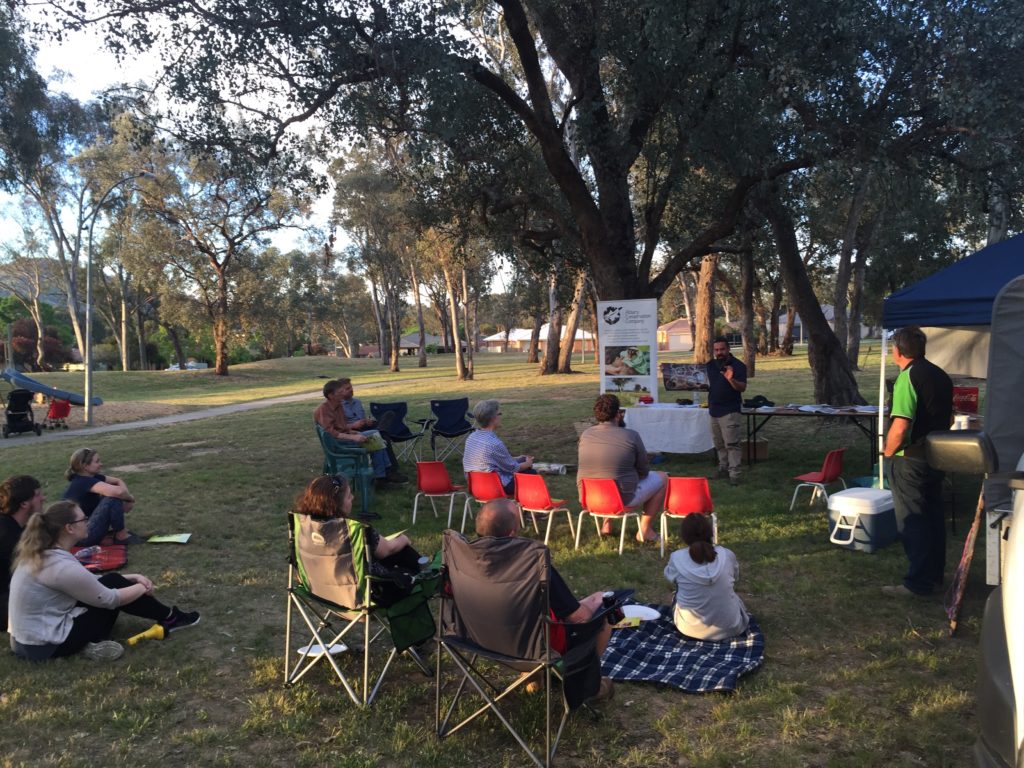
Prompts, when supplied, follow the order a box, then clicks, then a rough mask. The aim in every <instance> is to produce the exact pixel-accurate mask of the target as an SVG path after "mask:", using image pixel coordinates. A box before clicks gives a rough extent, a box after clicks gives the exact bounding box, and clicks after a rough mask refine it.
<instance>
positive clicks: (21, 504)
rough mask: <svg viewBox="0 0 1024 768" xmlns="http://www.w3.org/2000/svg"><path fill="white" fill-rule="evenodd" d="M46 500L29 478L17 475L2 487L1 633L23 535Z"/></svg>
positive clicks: (0, 523)
mask: <svg viewBox="0 0 1024 768" xmlns="http://www.w3.org/2000/svg"><path fill="white" fill-rule="evenodd" d="M44 501H46V496H45V495H44V494H43V489H42V487H41V486H40V485H39V481H38V480H36V479H35V478H34V477H30V476H29V475H15V476H14V477H8V478H7V479H6V480H4V481H3V483H0V630H4V631H6V629H7V598H8V595H9V593H10V588H11V563H12V562H13V560H14V548H15V547H16V546H17V545H18V541H19V540H20V539H21V532H22V530H24V528H25V523H27V522H28V519H29V517H31V516H32V515H33V514H35V513H36V512H41V511H42V509H43V502H44Z"/></svg>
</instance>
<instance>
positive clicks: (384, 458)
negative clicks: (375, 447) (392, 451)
mask: <svg viewBox="0 0 1024 768" xmlns="http://www.w3.org/2000/svg"><path fill="white" fill-rule="evenodd" d="M370 464H372V465H373V476H374V477H377V478H380V477H385V476H387V474H388V467H390V466H391V460H390V459H389V458H388V451H387V449H386V448H382V449H381V450H379V451H374V452H373V453H371V454H370Z"/></svg>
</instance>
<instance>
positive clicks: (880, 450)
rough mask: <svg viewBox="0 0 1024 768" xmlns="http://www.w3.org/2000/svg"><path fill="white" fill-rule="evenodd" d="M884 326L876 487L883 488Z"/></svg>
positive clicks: (880, 373)
mask: <svg viewBox="0 0 1024 768" xmlns="http://www.w3.org/2000/svg"><path fill="white" fill-rule="evenodd" d="M886 357H887V355H886V352H885V328H882V360H881V364H880V365H879V366H878V487H879V488H885V458H884V457H883V456H882V453H883V452H884V451H885V360H886Z"/></svg>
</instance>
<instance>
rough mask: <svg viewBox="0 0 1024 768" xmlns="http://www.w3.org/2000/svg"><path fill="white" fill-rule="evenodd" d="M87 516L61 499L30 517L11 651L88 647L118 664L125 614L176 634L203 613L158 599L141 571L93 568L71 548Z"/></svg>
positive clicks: (15, 579) (12, 609)
mask: <svg viewBox="0 0 1024 768" xmlns="http://www.w3.org/2000/svg"><path fill="white" fill-rule="evenodd" d="M85 524H86V517H85V514H83V512H82V510H81V509H80V508H79V507H78V505H77V504H75V503H74V502H71V501H58V502H57V503H56V504H51V505H50V507H49V508H47V509H46V511H44V512H39V513H36V514H34V515H32V516H31V517H30V518H29V519H28V523H27V524H26V525H25V532H24V533H23V534H22V536H21V541H20V542H18V549H17V556H16V559H15V567H14V575H13V576H12V577H11V593H10V603H9V605H8V613H9V618H8V620H9V627H8V631H9V632H10V633H11V649H12V650H13V651H14V653H15V654H16V655H17V656H20V657H22V658H24V659H30V660H32V661H42V660H43V659H50V658H55V657H58V656H70V655H71V654H74V653H78V652H79V651H81V652H82V655H83V656H85V657H86V658H87V659H92V660H94V661H112V660H114V659H117V658H120V656H121V654H122V653H124V648H122V647H121V644H120V643H117V642H115V641H113V640H109V639H108V638H109V637H110V631H111V629H112V628H113V626H114V622H115V621H116V620H117V614H118V612H119V611H122V610H123V611H124V612H125V613H130V614H132V615H133V616H141V617H142V618H144V619H149V620H150V621H155V622H157V623H159V624H162V625H163V628H164V631H166V632H174V631H175V630H178V629H182V628H184V627H191V626H193V625H195V624H198V623H199V614H198V613H196V612H192V613H185V612H183V611H179V610H178V608H177V607H174V608H168V607H167V606H166V605H164V604H163V603H161V602H160V601H159V600H157V599H156V598H155V597H153V582H151V581H150V580H149V579H147V578H146V577H145V576H143V575H142V574H139V573H126V574H124V575H122V574H120V573H106V574H104V575H102V576H99V577H97V576H96V575H94V574H92V573H89V571H87V570H86V569H85V566H83V565H82V564H81V563H80V562H78V560H77V559H75V556H74V555H72V554H71V552H70V550H71V547H73V546H74V545H75V543H76V542H77V541H79V540H80V539H81V538H82V534H83V533H84V531H85Z"/></svg>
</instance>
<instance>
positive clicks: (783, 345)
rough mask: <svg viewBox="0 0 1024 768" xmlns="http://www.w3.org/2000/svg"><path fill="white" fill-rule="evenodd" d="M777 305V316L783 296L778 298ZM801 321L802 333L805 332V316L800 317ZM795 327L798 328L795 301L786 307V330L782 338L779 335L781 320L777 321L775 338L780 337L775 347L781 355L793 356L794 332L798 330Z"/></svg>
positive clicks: (776, 315)
mask: <svg viewBox="0 0 1024 768" xmlns="http://www.w3.org/2000/svg"><path fill="white" fill-rule="evenodd" d="M777 306H778V307H779V310H776V312H775V317H776V318H777V317H778V316H779V311H780V310H781V307H782V298H781V297H780V298H779V300H778V303H777ZM800 323H801V333H802V332H803V330H802V329H803V318H801V319H800ZM795 328H796V307H794V306H793V302H790V303H789V306H788V307H786V332H785V333H784V334H782V337H781V338H780V337H779V321H778V320H776V321H775V330H774V333H775V338H776V339H778V341H777V342H776V343H775V349H776V351H777V352H778V353H779V354H780V355H785V356H786V357H792V355H793V334H794V333H795V332H796V331H795Z"/></svg>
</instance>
